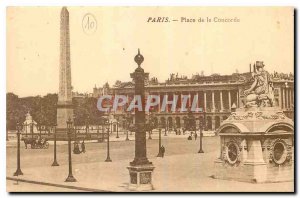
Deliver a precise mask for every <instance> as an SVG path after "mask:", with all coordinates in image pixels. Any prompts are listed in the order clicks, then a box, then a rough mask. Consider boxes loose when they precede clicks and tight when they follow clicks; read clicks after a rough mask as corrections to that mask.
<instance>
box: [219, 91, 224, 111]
mask: <svg viewBox="0 0 300 198" xmlns="http://www.w3.org/2000/svg"><path fill="white" fill-rule="evenodd" d="M220 102H221V111H224V106H223V93H222V90H220Z"/></svg>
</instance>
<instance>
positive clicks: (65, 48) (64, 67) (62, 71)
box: [57, 7, 73, 129]
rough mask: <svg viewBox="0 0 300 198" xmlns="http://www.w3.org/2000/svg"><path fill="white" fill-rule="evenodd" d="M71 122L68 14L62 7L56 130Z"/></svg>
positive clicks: (64, 127) (65, 126)
mask: <svg viewBox="0 0 300 198" xmlns="http://www.w3.org/2000/svg"><path fill="white" fill-rule="evenodd" d="M69 118H71V120H73V107H72V85H71V62H70V30H69V12H68V10H67V8H66V7H63V8H62V10H61V13H60V65H59V91H58V102H57V129H66V128H67V123H66V121H67V120H68V119H69Z"/></svg>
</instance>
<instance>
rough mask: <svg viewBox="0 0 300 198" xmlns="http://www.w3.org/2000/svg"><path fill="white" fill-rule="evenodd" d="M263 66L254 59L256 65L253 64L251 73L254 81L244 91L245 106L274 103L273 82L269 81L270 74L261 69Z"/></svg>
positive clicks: (270, 104) (271, 104)
mask: <svg viewBox="0 0 300 198" xmlns="http://www.w3.org/2000/svg"><path fill="white" fill-rule="evenodd" d="M264 66H265V65H264V63H263V62H261V61H256V66H255V65H254V72H253V73H252V77H253V79H254V82H253V83H252V85H251V87H250V88H249V89H247V90H245V91H244V94H245V101H244V102H243V103H244V105H245V107H260V106H271V107H272V106H273V104H274V93H273V89H274V88H273V84H272V82H271V81H270V75H269V74H268V72H267V71H265V70H264V69H263V67H264Z"/></svg>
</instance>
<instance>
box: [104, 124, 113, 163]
mask: <svg viewBox="0 0 300 198" xmlns="http://www.w3.org/2000/svg"><path fill="white" fill-rule="evenodd" d="M109 128H110V127H109V125H108V127H107V156H106V160H105V162H111V161H112V160H111V159H110V153H109Z"/></svg>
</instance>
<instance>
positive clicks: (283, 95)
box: [281, 87, 285, 109]
mask: <svg viewBox="0 0 300 198" xmlns="http://www.w3.org/2000/svg"><path fill="white" fill-rule="evenodd" d="M281 91H282V106H281V108H282V109H284V108H285V93H284V87H283V88H282V90H281Z"/></svg>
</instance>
